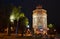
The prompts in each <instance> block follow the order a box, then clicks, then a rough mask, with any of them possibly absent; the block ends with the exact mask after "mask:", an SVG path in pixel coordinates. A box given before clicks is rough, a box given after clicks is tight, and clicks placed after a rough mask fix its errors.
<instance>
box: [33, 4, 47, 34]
mask: <svg viewBox="0 0 60 39" xmlns="http://www.w3.org/2000/svg"><path fill="white" fill-rule="evenodd" d="M46 12H47V11H46V10H45V9H42V6H41V5H39V6H37V7H36V9H35V10H33V15H32V16H33V25H32V26H33V29H34V33H37V32H39V33H43V32H44V33H45V32H47V14H46Z"/></svg>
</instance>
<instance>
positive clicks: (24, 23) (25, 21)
mask: <svg viewBox="0 0 60 39" xmlns="http://www.w3.org/2000/svg"><path fill="white" fill-rule="evenodd" d="M28 23H29V22H28V19H27V17H25V16H24V14H23V13H21V14H20V18H19V21H18V27H19V28H18V30H19V31H21V34H22V36H23V34H24V31H25V29H26V26H27V25H28Z"/></svg>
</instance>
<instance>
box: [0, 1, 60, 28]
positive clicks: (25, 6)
mask: <svg viewBox="0 0 60 39" xmlns="http://www.w3.org/2000/svg"><path fill="white" fill-rule="evenodd" d="M39 4H42V6H43V8H44V9H46V10H47V15H48V17H47V19H48V24H49V23H52V24H55V26H56V29H59V28H60V10H59V6H60V5H59V1H58V0H0V17H1V18H6V15H7V14H9V8H11V6H22V12H24V13H25V15H26V16H27V17H28V19H29V21H30V24H31V21H32V11H33V10H34V9H35V7H36V6H37V5H39Z"/></svg>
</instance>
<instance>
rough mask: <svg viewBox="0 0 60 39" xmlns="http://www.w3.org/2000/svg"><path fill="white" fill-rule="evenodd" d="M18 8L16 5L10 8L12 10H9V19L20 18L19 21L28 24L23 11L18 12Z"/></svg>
mask: <svg viewBox="0 0 60 39" xmlns="http://www.w3.org/2000/svg"><path fill="white" fill-rule="evenodd" d="M20 8H21V7H18V8H16V7H14V8H13V9H12V12H11V15H10V20H11V21H14V20H17V21H18V20H21V23H24V24H25V25H28V23H29V22H28V18H27V17H25V15H24V13H22V12H20V11H21V10H20Z"/></svg>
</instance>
